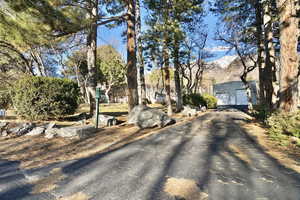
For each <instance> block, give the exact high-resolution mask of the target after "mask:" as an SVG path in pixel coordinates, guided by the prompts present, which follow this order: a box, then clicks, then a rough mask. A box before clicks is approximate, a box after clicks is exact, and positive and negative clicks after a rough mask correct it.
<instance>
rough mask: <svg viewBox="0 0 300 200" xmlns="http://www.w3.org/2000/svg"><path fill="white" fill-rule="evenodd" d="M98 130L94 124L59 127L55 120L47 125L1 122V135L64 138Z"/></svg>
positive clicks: (77, 136)
mask: <svg viewBox="0 0 300 200" xmlns="http://www.w3.org/2000/svg"><path fill="white" fill-rule="evenodd" d="M95 131H96V129H95V127H94V126H91V125H82V126H70V127H62V128H58V127H57V126H56V124H55V123H54V122H51V123H49V124H46V125H36V124H33V123H20V124H17V125H16V126H14V127H10V126H9V123H8V122H0V136H4V137H5V136H8V135H15V136H22V135H26V136H37V135H43V136H44V137H46V138H48V139H51V138H54V137H64V138H78V139H80V138H84V137H86V136H87V135H89V134H91V133H94V132H95Z"/></svg>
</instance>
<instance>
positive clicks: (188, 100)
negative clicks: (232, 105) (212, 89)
mask: <svg viewBox="0 0 300 200" xmlns="http://www.w3.org/2000/svg"><path fill="white" fill-rule="evenodd" d="M217 102H218V99H217V98H216V97H214V96H211V95H209V94H204V95H202V96H201V95H200V94H185V95H183V104H184V105H192V106H197V107H199V106H206V107H207V108H215V107H217Z"/></svg>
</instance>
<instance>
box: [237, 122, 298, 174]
mask: <svg viewBox="0 0 300 200" xmlns="http://www.w3.org/2000/svg"><path fill="white" fill-rule="evenodd" d="M242 127H243V128H244V129H245V130H246V131H247V133H248V134H249V135H250V136H251V137H252V138H253V139H255V141H256V142H257V143H258V144H259V145H260V146H261V147H262V148H263V149H264V150H265V153H267V154H269V155H270V156H271V157H273V158H274V159H276V160H277V161H278V162H279V163H280V164H282V165H283V166H285V167H286V168H290V169H293V170H295V171H296V172H298V173H300V165H299V163H300V159H299V158H300V152H299V149H295V148H293V147H289V146H288V147H285V146H280V145H278V143H277V142H275V141H272V140H270V139H269V138H268V135H267V131H266V129H264V128H263V127H261V126H260V124H258V123H247V124H243V125H242Z"/></svg>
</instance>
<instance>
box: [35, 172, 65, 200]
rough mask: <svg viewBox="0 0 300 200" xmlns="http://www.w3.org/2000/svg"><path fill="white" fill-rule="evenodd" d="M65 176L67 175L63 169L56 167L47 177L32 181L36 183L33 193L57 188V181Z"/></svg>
mask: <svg viewBox="0 0 300 200" xmlns="http://www.w3.org/2000/svg"><path fill="white" fill-rule="evenodd" d="M64 178H65V175H64V174H63V173H62V172H61V169H60V168H54V169H52V170H51V172H50V174H49V176H47V177H46V178H42V179H40V180H37V181H33V182H31V184H33V185H34V187H33V189H32V191H31V193H32V194H38V193H43V192H50V191H51V190H53V189H55V188H56V186H57V185H56V183H58V182H59V181H60V180H62V179H64Z"/></svg>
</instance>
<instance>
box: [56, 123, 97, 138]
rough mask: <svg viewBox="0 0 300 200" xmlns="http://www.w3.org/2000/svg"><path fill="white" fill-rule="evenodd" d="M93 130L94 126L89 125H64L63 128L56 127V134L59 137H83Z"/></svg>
mask: <svg viewBox="0 0 300 200" xmlns="http://www.w3.org/2000/svg"><path fill="white" fill-rule="evenodd" d="M95 132H96V128H95V127H94V126H91V125H87V126H71V127H65V128H60V129H57V131H56V133H57V135H58V136H60V137H65V138H77V139H80V138H84V137H86V136H88V135H89V134H92V133H95Z"/></svg>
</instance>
